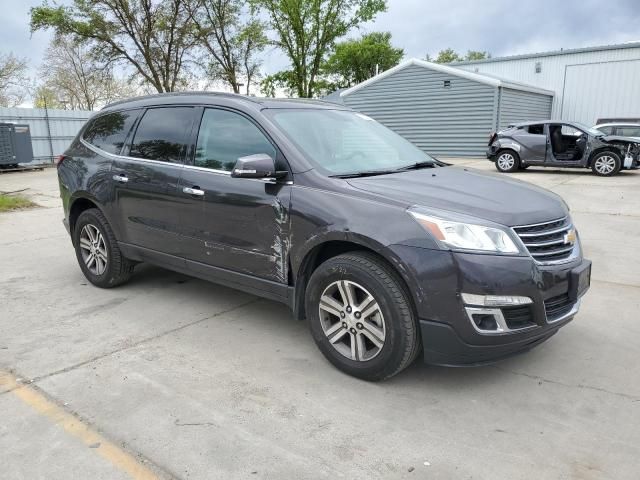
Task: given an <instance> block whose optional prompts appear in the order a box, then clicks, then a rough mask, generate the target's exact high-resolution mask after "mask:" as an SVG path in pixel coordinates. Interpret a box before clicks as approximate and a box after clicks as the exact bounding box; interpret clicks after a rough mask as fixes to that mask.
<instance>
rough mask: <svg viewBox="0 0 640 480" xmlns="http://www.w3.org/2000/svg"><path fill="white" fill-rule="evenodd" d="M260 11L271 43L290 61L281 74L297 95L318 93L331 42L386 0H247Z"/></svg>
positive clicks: (382, 7)
mask: <svg viewBox="0 0 640 480" xmlns="http://www.w3.org/2000/svg"><path fill="white" fill-rule="evenodd" d="M249 3H250V4H251V5H252V7H253V8H254V10H258V11H262V12H264V13H265V14H266V15H267V17H268V18H269V26H270V27H271V29H272V30H273V31H274V32H275V37H276V38H275V39H274V40H272V43H273V44H274V45H275V46H277V47H279V48H280V49H282V51H283V52H284V53H285V54H286V55H287V56H288V57H289V60H290V62H291V68H290V70H288V71H286V73H283V72H279V74H283V75H284V76H285V77H286V78H288V79H292V80H293V87H294V91H295V93H296V94H297V95H298V96H299V97H313V96H314V95H316V94H317V93H318V79H319V75H320V73H321V67H322V62H323V59H324V57H325V55H326V53H327V52H328V50H329V49H330V48H331V46H332V45H333V44H334V43H335V41H336V40H337V39H338V38H340V37H342V36H344V35H345V34H346V33H347V32H349V31H350V30H351V29H352V28H354V27H357V26H359V25H360V24H362V23H364V22H367V21H369V20H372V19H373V18H374V17H375V16H376V14H378V13H379V12H382V11H385V10H386V8H387V4H386V0H249Z"/></svg>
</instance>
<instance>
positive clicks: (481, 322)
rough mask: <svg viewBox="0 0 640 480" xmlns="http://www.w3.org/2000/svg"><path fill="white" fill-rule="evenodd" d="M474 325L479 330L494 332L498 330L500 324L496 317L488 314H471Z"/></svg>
mask: <svg viewBox="0 0 640 480" xmlns="http://www.w3.org/2000/svg"><path fill="white" fill-rule="evenodd" d="M471 318H472V319H473V323H475V324H476V327H477V328H478V330H485V331H492V330H498V323H497V322H496V317H495V316H493V315H491V314H487V313H473V314H471Z"/></svg>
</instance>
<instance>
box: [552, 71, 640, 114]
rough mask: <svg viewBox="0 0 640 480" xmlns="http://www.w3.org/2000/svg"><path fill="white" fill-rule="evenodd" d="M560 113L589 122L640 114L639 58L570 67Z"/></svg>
mask: <svg viewBox="0 0 640 480" xmlns="http://www.w3.org/2000/svg"><path fill="white" fill-rule="evenodd" d="M561 112H562V113H561V115H562V118H567V119H574V118H575V119H577V120H578V121H582V122H583V123H586V124H587V125H594V124H595V123H596V122H597V120H598V118H603V117H622V118H624V117H638V116H640V59H638V60H628V61H624V62H606V63H596V64H587V65H569V66H567V75H566V80H565V91H564V98H563V100H562V105H561Z"/></svg>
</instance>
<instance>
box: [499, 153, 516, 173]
mask: <svg viewBox="0 0 640 480" xmlns="http://www.w3.org/2000/svg"><path fill="white" fill-rule="evenodd" d="M515 163H516V159H515V158H514V156H513V155H511V154H510V153H503V154H502V155H500V156H499V157H498V166H499V167H500V170H509V169H510V168H513V166H514V165H515Z"/></svg>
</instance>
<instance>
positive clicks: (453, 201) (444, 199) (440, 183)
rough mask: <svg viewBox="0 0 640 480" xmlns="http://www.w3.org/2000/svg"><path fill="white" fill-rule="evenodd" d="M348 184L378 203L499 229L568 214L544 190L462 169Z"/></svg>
mask: <svg viewBox="0 0 640 480" xmlns="http://www.w3.org/2000/svg"><path fill="white" fill-rule="evenodd" d="M349 184H350V185H351V186H352V187H354V188H357V189H359V190H363V191H366V192H369V193H372V194H375V195H379V196H380V197H382V198H390V199H392V200H395V201H398V202H402V203H405V204H406V206H407V207H410V206H413V205H420V206H423V207H431V208H435V209H441V210H448V211H452V212H457V213H463V214H466V215H472V216H474V217H479V218H483V219H485V220H489V221H492V222H496V223H499V224H501V225H507V226H514V225H529V224H532V223H542V222H546V221H549V220H555V219H557V218H562V217H564V216H566V215H567V214H568V211H567V208H566V206H565V204H564V202H563V201H562V199H561V198H560V197H559V196H558V195H556V194H555V193H552V192H550V191H548V190H545V189H543V188H540V187H536V186H534V185H531V184H529V183H525V182H521V181H519V180H514V179H512V178H509V177H508V176H507V175H505V174H491V173H485V172H481V171H478V170H467V169H465V168H461V167H443V168H424V169H421V170H409V171H407V172H399V173H394V174H390V175H378V176H373V177H363V178H352V179H349Z"/></svg>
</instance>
